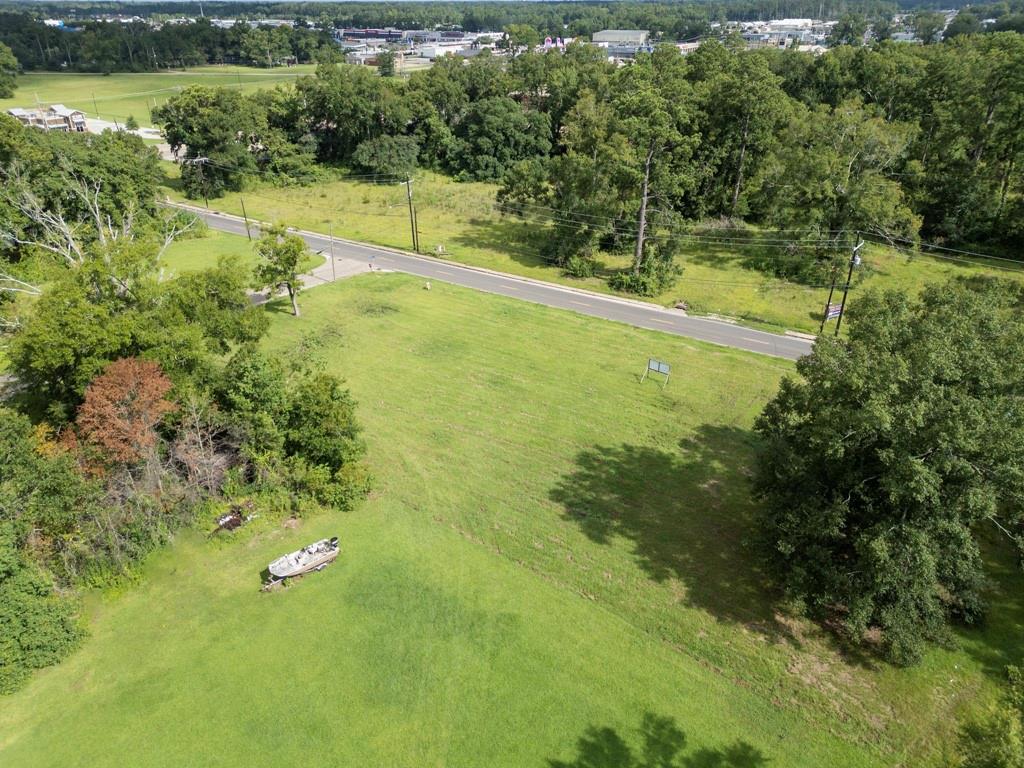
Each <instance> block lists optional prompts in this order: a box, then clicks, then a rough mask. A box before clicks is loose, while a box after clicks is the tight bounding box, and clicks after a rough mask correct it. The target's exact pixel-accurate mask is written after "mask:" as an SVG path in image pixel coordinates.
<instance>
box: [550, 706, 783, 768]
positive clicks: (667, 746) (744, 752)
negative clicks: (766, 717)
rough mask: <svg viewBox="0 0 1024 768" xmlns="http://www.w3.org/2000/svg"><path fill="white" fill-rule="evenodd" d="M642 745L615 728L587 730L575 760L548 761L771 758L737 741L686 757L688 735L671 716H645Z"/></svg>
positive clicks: (699, 764) (556, 764)
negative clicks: (634, 743)
mask: <svg viewBox="0 0 1024 768" xmlns="http://www.w3.org/2000/svg"><path fill="white" fill-rule="evenodd" d="M639 732H640V739H639V741H640V746H639V748H638V749H634V748H632V747H630V746H629V744H628V743H627V742H626V740H625V739H624V738H623V737H622V736H620V735H619V733H618V732H617V731H616V730H615V729H614V728H608V727H604V728H597V727H594V726H591V727H590V728H588V729H587V730H586V731H585V732H584V734H583V735H582V736H580V738H579V740H578V741H577V743H576V751H577V755H576V759H575V760H573V761H571V762H566V761H564V760H548V768H762V767H763V766H766V765H768V758H767V757H765V756H764V754H762V753H761V751H760V750H758V749H757V748H756V747H753V746H751V745H750V744H748V743H747V742H745V741H739V740H737V741H736V742H734V743H733V744H731V745H729V746H726V747H723V748H721V749H708V748H701V749H698V750H697V751H695V752H693V753H692V754H690V755H684V754H683V752H684V750H685V749H686V734H685V733H684V732H683V731H682V730H681V729H680V728H679V726H678V725H676V721H675V720H674V719H673V718H671V717H660V716H658V715H654V714H651V713H650V712H648V713H646V714H644V716H643V719H642V720H641V722H640V728H639Z"/></svg>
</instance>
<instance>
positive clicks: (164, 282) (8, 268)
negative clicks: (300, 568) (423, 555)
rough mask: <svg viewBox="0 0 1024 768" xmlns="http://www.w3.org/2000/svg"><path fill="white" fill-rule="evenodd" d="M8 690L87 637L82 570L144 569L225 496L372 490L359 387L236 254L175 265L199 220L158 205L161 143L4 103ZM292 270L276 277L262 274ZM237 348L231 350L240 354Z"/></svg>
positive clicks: (328, 495) (316, 496)
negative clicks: (52, 129) (10, 110)
mask: <svg viewBox="0 0 1024 768" xmlns="http://www.w3.org/2000/svg"><path fill="white" fill-rule="evenodd" d="M0 175H2V179H3V192H2V193H0V221H2V222H3V225H2V234H3V240H2V242H0V316H2V318H3V323H4V330H5V332H6V333H7V334H9V337H10V347H9V351H10V366H9V370H10V371H11V373H12V374H13V378H12V380H13V382H16V383H14V384H12V386H11V389H12V392H10V393H9V397H8V402H7V405H6V406H5V407H4V408H3V409H2V413H0V424H2V425H3V429H2V432H0V454H2V455H3V457H4V458H3V460H2V461H0V626H2V627H3V653H2V654H0V691H9V690H11V689H12V688H14V687H16V686H17V685H19V684H20V682H21V681H22V680H24V678H25V677H26V675H27V674H28V673H29V672H30V671H31V670H32V669H34V668H38V667H41V666H46V665H48V664H52V663H54V662H55V661H56V660H58V659H59V658H60V657H61V656H62V655H64V654H65V653H66V652H67V651H68V650H69V649H70V648H71V647H73V645H74V644H75V642H76V640H77V638H78V636H79V634H80V628H79V627H78V625H77V624H76V623H75V622H74V621H73V620H72V615H73V612H74V611H73V607H74V606H73V602H70V601H72V600H73V598H72V595H73V592H71V591H70V590H71V589H72V588H74V587H76V586H81V585H85V584H98V583H104V582H108V581H110V580H112V579H117V578H119V577H121V576H123V575H124V574H126V573H128V572H129V571H130V569H131V568H132V567H133V565H134V564H135V563H137V562H138V561H139V559H140V558H141V557H142V556H143V555H145V554H146V553H147V552H149V551H150V550H151V549H152V548H153V547H155V546H157V545H158V544H160V543H162V542H164V541H166V540H167V538H168V537H169V536H170V534H171V533H173V531H174V530H176V529H177V528H179V527H181V526H182V525H185V524H187V523H189V522H191V521H192V520H193V519H194V518H195V516H196V515H197V514H198V513H199V512H200V511H201V510H202V509H203V508H204V505H205V504H207V503H209V502H210V501H211V500H214V499H223V498H226V497H227V498H238V497H240V496H256V497H259V498H261V499H262V503H263V504H265V505H266V507H267V509H278V510H282V511H285V512H287V513H290V514H296V513H298V512H299V511H300V510H301V509H302V507H303V505H304V504H306V503H313V504H317V503H322V504H329V505H331V506H333V507H336V508H341V509H345V508H348V507H350V506H351V505H352V504H353V503H354V501H355V500H356V499H357V498H359V497H360V496H361V495H363V494H364V493H365V492H366V488H367V483H368V479H367V476H366V473H365V470H364V469H362V468H361V464H360V457H361V456H362V453H363V447H362V442H361V440H360V438H359V427H358V425H357V423H356V420H355V404H354V403H353V401H352V399H351V397H350V396H349V394H348V392H347V391H346V390H345V389H344V388H343V387H342V385H341V383H340V381H339V380H338V379H337V378H335V377H333V376H330V375H328V374H326V373H324V372H323V371H322V370H320V369H319V368H318V367H317V365H316V364H314V363H311V362H310V361H309V359H308V357H307V356H304V355H298V356H295V357H293V358H288V359H273V358H269V357H267V356H266V355H265V354H263V353H261V352H259V351H258V350H257V349H256V347H255V343H256V342H257V341H259V339H260V338H261V337H262V336H263V334H264V333H265V331H266V329H267V326H268V318H267V315H266V313H265V312H264V311H263V310H262V308H260V307H257V306H253V305H252V304H251V302H250V301H249V297H248V295H247V292H246V291H247V288H249V287H250V286H249V284H248V277H247V272H246V270H244V269H241V268H240V266H239V265H238V264H237V263H236V262H234V261H231V260H225V259H222V260H221V261H220V262H219V263H218V264H217V266H216V267H214V268H211V269H207V270H205V271H199V272H194V273H190V274H186V275H183V276H181V277H176V278H174V279H168V277H167V276H166V275H165V270H164V265H163V262H162V256H163V252H164V250H165V249H166V248H167V246H168V245H169V244H170V243H171V242H172V241H174V240H175V239H177V238H181V237H190V236H194V235H195V234H196V233H197V231H198V229H199V225H198V223H197V221H196V220H195V219H194V218H193V217H191V216H189V215H184V214H178V213H172V212H168V211H163V210H161V209H159V208H157V206H156V186H157V183H158V181H159V179H160V173H159V169H158V160H157V157H156V153H155V151H154V150H153V149H151V148H148V147H146V146H145V145H144V144H143V142H142V140H141V139H138V138H136V137H134V136H130V135H128V134H124V133H114V132H107V133H104V134H102V135H100V136H89V135H82V134H63V133H46V132H43V131H38V130H35V129H32V128H26V127H23V126H21V125H20V124H19V123H18V122H17V121H16V120H14V119H13V118H10V117H7V116H6V115H5V116H0ZM258 280H259V282H260V283H261V284H269V285H270V286H271V288H272V289H273V288H275V287H276V286H277V284H278V282H279V280H278V279H277V278H276V277H274V276H273V275H271V276H260V277H259V278H258ZM226 356H230V357H227V358H226Z"/></svg>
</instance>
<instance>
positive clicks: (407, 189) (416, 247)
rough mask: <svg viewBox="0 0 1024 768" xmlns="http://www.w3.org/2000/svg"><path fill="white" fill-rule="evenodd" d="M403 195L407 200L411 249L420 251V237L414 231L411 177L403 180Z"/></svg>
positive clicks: (414, 217) (414, 220)
mask: <svg viewBox="0 0 1024 768" xmlns="http://www.w3.org/2000/svg"><path fill="white" fill-rule="evenodd" d="M405 195H406V198H407V199H408V201H409V229H410V231H411V232H412V249H413V250H414V251H416V253H419V252H420V239H419V236H418V235H417V233H416V214H415V212H414V210H413V207H412V179H406V180H405Z"/></svg>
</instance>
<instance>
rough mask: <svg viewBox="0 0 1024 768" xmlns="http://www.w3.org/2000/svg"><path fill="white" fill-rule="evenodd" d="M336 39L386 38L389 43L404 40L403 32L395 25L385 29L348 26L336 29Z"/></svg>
mask: <svg viewBox="0 0 1024 768" xmlns="http://www.w3.org/2000/svg"><path fill="white" fill-rule="evenodd" d="M334 37H335V39H336V40H384V41H385V42H388V43H397V42H400V41H401V40H402V37H403V33H402V30H400V29H395V28H394V27H384V28H383V29H372V28H369V27H368V28H365V29H364V28H357V27H346V28H345V29H336V30H334Z"/></svg>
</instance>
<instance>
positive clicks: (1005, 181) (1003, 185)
mask: <svg viewBox="0 0 1024 768" xmlns="http://www.w3.org/2000/svg"><path fill="white" fill-rule="evenodd" d="M1015 160H1016V158H1015V157H1013V156H1011V157H1010V162H1009V163H1008V164H1007V166H1006V170H1005V171H1004V172H1003V178H1002V179H1001V180H1000V184H999V207H998V208H996V216H999V215H1001V214H1002V212H1003V206H1004V205H1006V193H1007V192H1008V191H1009V189H1010V178H1011V177H1012V176H1013V166H1014V161H1015Z"/></svg>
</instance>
